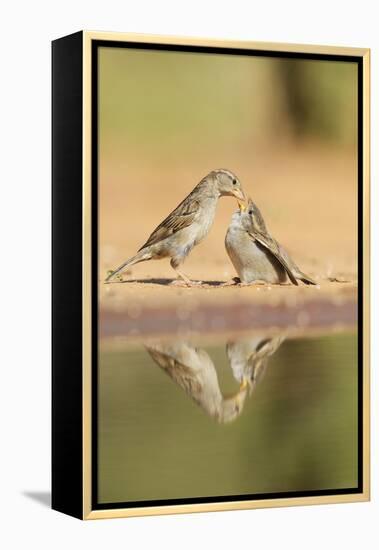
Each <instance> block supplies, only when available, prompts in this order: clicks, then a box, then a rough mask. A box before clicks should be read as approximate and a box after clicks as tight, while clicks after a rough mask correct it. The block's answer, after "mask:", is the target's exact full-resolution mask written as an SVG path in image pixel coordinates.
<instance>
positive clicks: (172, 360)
mask: <svg viewBox="0 0 379 550" xmlns="http://www.w3.org/2000/svg"><path fill="white" fill-rule="evenodd" d="M283 340H284V337H283V336H277V337H274V338H266V337H263V336H254V337H251V338H245V339H238V340H233V341H229V342H228V343H227V344H226V352H227V357H228V361H229V366H230V367H231V369H232V373H233V376H234V378H235V379H236V380H237V381H238V383H239V389H238V391H237V392H235V393H234V394H233V395H224V394H223V393H222V391H221V389H220V385H219V380H218V376H217V371H216V368H215V365H214V363H213V361H212V359H211V358H210V356H209V355H208V353H207V352H206V351H205V350H204V349H202V348H198V347H195V346H194V345H192V344H190V343H189V342H186V341H183V340H175V341H171V342H163V341H162V342H158V343H149V344H146V345H145V347H146V349H147V351H148V352H149V354H150V356H151V357H152V359H153V360H154V361H155V363H156V364H157V365H159V366H160V367H161V368H162V370H163V371H164V372H165V373H166V374H167V375H168V376H169V377H170V378H171V379H172V380H174V382H175V383H176V384H178V386H180V387H181V388H182V389H183V390H184V391H185V392H186V394H187V395H188V396H190V397H191V398H192V399H193V400H194V401H195V402H196V403H197V404H198V405H199V406H200V407H201V408H202V409H203V411H204V412H205V413H206V414H207V415H209V416H210V417H212V418H214V419H215V420H216V421H218V422H219V423H221V424H222V423H228V422H232V421H233V420H235V419H236V418H237V417H238V416H239V415H240V414H241V412H242V410H243V407H244V404H245V401H246V397H247V396H248V395H251V393H252V391H253V390H254V388H255V386H256V385H257V383H258V382H259V380H260V379H261V378H262V375H263V373H264V371H265V369H266V366H267V363H268V359H269V357H270V356H271V355H273V354H274V353H275V352H276V351H277V349H278V348H279V346H280V345H281V343H282V342H283Z"/></svg>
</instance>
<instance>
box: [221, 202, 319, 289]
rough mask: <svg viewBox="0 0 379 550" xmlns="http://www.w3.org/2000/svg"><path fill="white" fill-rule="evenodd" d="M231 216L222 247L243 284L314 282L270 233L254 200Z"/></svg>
mask: <svg viewBox="0 0 379 550" xmlns="http://www.w3.org/2000/svg"><path fill="white" fill-rule="evenodd" d="M239 205H240V210H239V211H238V212H235V213H234V214H233V216H232V221H231V223H230V225H229V228H228V231H227V233H226V237H225V248H226V251H227V253H228V255H229V258H230V260H231V262H232V264H233V265H234V268H235V270H236V271H237V273H238V276H239V278H240V280H241V283H242V284H249V283H254V282H257V281H262V282H265V283H271V284H278V283H279V284H280V283H288V282H289V281H291V282H292V283H293V284H294V285H298V284H299V283H298V281H302V282H303V283H304V284H306V285H317V283H316V281H314V280H313V279H312V278H311V277H309V276H308V275H306V274H305V273H303V272H302V271H301V270H300V269H299V268H298V266H297V265H296V264H295V262H294V261H293V260H292V259H291V258H290V256H289V254H288V252H287V251H286V250H285V249H284V248H283V247H282V246H281V245H280V244H279V243H278V241H276V240H275V239H274V238H273V237H271V235H270V233H269V232H268V230H267V227H266V224H265V222H264V219H263V217H262V214H261V213H260V211H259V208H258V207H257V205H256V204H254V203H253V201H252V200H251V199H249V200H248V204H247V207H246V206H245V205H244V204H242V203H239Z"/></svg>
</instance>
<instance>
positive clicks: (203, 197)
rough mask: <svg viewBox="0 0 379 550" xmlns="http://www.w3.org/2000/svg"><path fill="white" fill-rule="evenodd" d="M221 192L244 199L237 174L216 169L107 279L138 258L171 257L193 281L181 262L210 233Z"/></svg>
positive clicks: (173, 265)
mask: <svg viewBox="0 0 379 550" xmlns="http://www.w3.org/2000/svg"><path fill="white" fill-rule="evenodd" d="M222 196H232V197H235V198H236V199H237V200H244V194H243V191H242V187H241V184H240V182H239V180H238V178H237V177H236V176H235V175H234V174H233V173H232V172H230V171H229V170H224V169H220V170H214V171H212V172H210V173H209V174H208V175H207V176H206V177H205V178H203V179H202V180H201V182H200V183H199V184H198V185H197V186H196V187H195V188H194V189H193V191H191V193H190V194H189V195H188V196H187V197H186V198H185V199H184V200H183V201H182V202H181V203H180V204H179V205H178V206H177V207H176V208H175V210H173V211H172V212H171V214H169V216H167V218H165V219H164V220H163V221H162V222H161V223H160V224H159V225H158V227H157V228H156V229H155V230H154V231H153V232H152V234H151V235H150V237H149V238H148V239H147V241H146V242H145V244H144V245H143V246H142V247H141V248H140V249H139V251H138V253H137V254H136V255H135V256H133V257H132V258H129V259H128V260H127V261H126V262H124V263H123V264H122V265H121V266H120V267H118V268H117V269H116V270H115V271H113V272H111V273H110V274H109V275H108V277H107V278H106V280H105V282H109V281H110V280H111V279H112V278H114V277H115V276H116V275H117V274H120V273H121V272H122V271H123V270H124V269H125V268H126V267H130V266H132V265H134V264H137V263H139V262H144V261H147V260H157V259H161V258H170V259H171V266H172V267H173V269H175V270H176V272H177V273H178V275H179V276H180V277H181V278H182V279H184V281H185V282H186V283H187V284H190V283H191V281H190V280H189V279H188V278H187V277H186V276H185V275H184V274H183V273H182V272H181V271H179V266H180V265H181V264H182V262H183V261H184V260H185V258H186V257H187V256H188V254H189V253H190V252H191V250H192V248H193V247H194V246H196V245H198V244H199V243H200V242H201V241H202V240H203V239H204V238H205V237H206V236H207V235H208V232H209V230H210V228H211V226H212V223H213V220H214V217H215V214H216V206H217V202H218V199H219V198H220V197H222Z"/></svg>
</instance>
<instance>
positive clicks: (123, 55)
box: [52, 31, 369, 519]
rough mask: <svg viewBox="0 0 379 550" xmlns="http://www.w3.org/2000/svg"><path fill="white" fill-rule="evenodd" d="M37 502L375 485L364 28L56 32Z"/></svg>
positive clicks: (149, 508) (128, 502)
mask: <svg viewBox="0 0 379 550" xmlns="http://www.w3.org/2000/svg"><path fill="white" fill-rule="evenodd" d="M52 53H53V69H52V74H53V92H52V96H53V178H52V179H53V402H52V415H53V416H52V425H53V445H52V464H53V466H52V502H53V508H54V509H55V510H58V511H61V512H64V513H67V514H70V515H72V516H75V517H77V518H81V519H93V518H110V517H123V516H136V515H147V514H168V513H185V512H196V511H216V510H226V509H234V510H236V509H244V508H257V507H270V506H289V505H305V504H320V503H338V502H353V501H362V500H367V499H368V498H369V357H368V353H369V50H367V49H359V48H339V47H329V46H304V45H292V44H271V43H270V44H269V43H255V42H228V41H220V40H205V39H192V38H191V39H190V38H174V37H161V36H141V35H124V34H117V33H102V32H87V31H86V32H78V33H76V34H73V35H70V36H66V37H64V38H60V39H58V40H56V41H54V42H53V49H52Z"/></svg>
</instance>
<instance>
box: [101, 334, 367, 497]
mask: <svg viewBox="0 0 379 550" xmlns="http://www.w3.org/2000/svg"><path fill="white" fill-rule="evenodd" d="M357 369H358V363H357V337H356V333H355V332H349V333H342V334H341V333H340V334H326V335H322V336H320V335H318V336H309V335H308V336H303V337H301V338H299V337H297V338H289V337H286V336H285V335H284V334H277V335H275V336H267V335H265V334H257V333H254V334H250V335H249V334H244V335H243V336H241V337H236V336H235V335H233V336H230V337H225V338H222V339H220V338H214V337H209V338H207V337H204V336H202V337H201V339H199V338H198V339H196V337H192V338H186V339H178V338H176V339H175V340H170V339H165V340H157V339H155V340H152V341H148V340H147V341H145V342H143V343H141V342H134V343H133V342H128V343H125V344H123V345H117V346H111V345H106V346H103V345H102V346H101V352H100V360H99V379H98V382H99V396H98V397H99V403H98V404H99V407H98V411H99V425H98V453H99V455H98V493H99V502H100V503H108V502H109V503H110V502H112V503H117V502H128V501H139V500H161V499H177V498H193V497H206V496H227V495H238V494H252V495H253V494H262V493H280V492H288V491H310V490H320V489H343V488H352V487H355V486H356V485H357V475H358V474H357V462H358V461H357V457H358V446H357V445H358V439H357V425H358V412H357V411H358V409H357V392H358V389H357V382H358V370H357Z"/></svg>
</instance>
